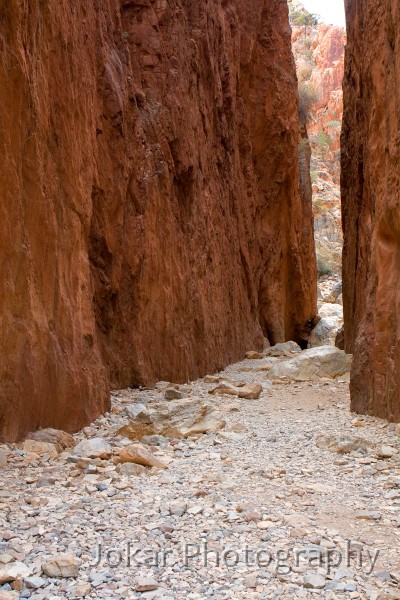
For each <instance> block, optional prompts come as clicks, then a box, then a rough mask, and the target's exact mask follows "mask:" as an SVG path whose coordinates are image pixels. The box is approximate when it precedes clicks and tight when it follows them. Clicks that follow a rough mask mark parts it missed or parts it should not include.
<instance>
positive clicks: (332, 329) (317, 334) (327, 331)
mask: <svg viewBox="0 0 400 600" xmlns="http://www.w3.org/2000/svg"><path fill="white" fill-rule="evenodd" d="M342 324H343V321H342V320H341V319H337V318H336V317H323V318H322V319H321V320H320V322H319V323H318V324H317V326H316V327H315V328H314V329H313V331H312V334H311V336H310V339H309V341H308V347H309V348H315V347H317V346H334V345H335V340H336V335H337V333H338V331H339V329H340V328H341V326H342Z"/></svg>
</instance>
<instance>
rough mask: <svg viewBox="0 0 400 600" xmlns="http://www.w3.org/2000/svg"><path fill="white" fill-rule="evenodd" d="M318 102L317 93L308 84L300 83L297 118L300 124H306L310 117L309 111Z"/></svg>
mask: <svg viewBox="0 0 400 600" xmlns="http://www.w3.org/2000/svg"><path fill="white" fill-rule="evenodd" d="M317 102H318V92H317V91H316V89H315V88H314V86H313V85H311V84H310V83H306V82H304V81H301V82H300V83H299V117H300V121H301V122H302V123H307V122H308V121H309V120H310V117H311V111H312V109H313V107H314V106H315V104H316V103H317Z"/></svg>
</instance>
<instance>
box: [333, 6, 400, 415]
mask: <svg viewBox="0 0 400 600" xmlns="http://www.w3.org/2000/svg"><path fill="white" fill-rule="evenodd" d="M346 11H347V23H348V46H347V51H346V67H345V80H344V105H345V110H344V123H343V133H342V199H343V227H344V236H345V241H344V294H343V300H344V316H345V346H346V350H347V351H349V352H354V354H355V357H354V363H353V371H352V378H351V396H352V408H353V410H355V411H357V412H361V413H369V414H373V415H377V416H380V417H384V418H388V419H390V420H396V421H400V304H399V302H400V120H399V114H400V95H399V93H400V92H399V91H400V5H399V3H398V2H395V1H394V0H384V1H383V2H377V1H376V0H351V1H350V0H347V2H346Z"/></svg>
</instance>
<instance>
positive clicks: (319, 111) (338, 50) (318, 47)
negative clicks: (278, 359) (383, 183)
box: [288, 0, 346, 349]
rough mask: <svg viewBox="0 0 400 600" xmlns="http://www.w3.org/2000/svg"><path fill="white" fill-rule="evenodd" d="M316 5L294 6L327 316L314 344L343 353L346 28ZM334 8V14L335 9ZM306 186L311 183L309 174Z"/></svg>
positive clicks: (294, 2) (292, 2)
mask: <svg viewBox="0 0 400 600" xmlns="http://www.w3.org/2000/svg"><path fill="white" fill-rule="evenodd" d="M316 4H317V3H316V2H313V0H305V1H304V2H299V1H298V0H289V2H288V5H289V18H290V24H291V27H292V49H293V55H294V59H295V62H296V70H297V78H298V85H299V116H300V125H301V134H302V139H301V145H302V146H305V145H307V146H308V144H309V146H310V148H311V163H310V174H311V186H312V206H313V213H314V229H315V249H316V256H317V271H318V312H319V317H321V320H320V321H319V322H318V324H317V326H316V327H315V328H314V330H313V332H312V333H311V336H310V338H309V342H308V346H309V347H314V346H321V345H323V344H336V345H337V346H338V347H340V348H341V349H343V335H342V331H343V329H342V328H343V302H342V281H341V277H342V250H343V233H342V221H341V197H340V133H341V128H342V116H343V90H342V82H343V75H344V52H345V45H346V29H345V27H344V18H343V20H342V17H341V10H339V9H341V8H342V7H341V5H340V3H339V2H338V3H333V4H335V6H336V5H337V6H336V14H335V15H334V18H332V21H335V22H336V24H329V22H325V20H324V19H323V17H321V16H319V15H317V14H314V13H313V12H311V11H312V9H313V8H314V7H315V5H316ZM316 10H318V7H317V8H316ZM331 10H332V14H333V13H334V9H333V8H332V9H331ZM324 16H326V15H324ZM340 23H342V24H343V26H341V25H340ZM302 150H303V148H300V161H301V164H300V167H301V175H302V173H303V170H304V164H302V163H304V160H303V161H302V157H303V155H304V152H302ZM303 158H304V157H303ZM301 184H302V185H305V184H304V177H303V176H302V181H301Z"/></svg>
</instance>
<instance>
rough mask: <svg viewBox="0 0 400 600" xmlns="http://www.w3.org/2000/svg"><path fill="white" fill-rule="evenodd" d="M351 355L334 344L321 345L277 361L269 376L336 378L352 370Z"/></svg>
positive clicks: (300, 379)
mask: <svg viewBox="0 0 400 600" xmlns="http://www.w3.org/2000/svg"><path fill="white" fill-rule="evenodd" d="M351 359H352V357H351V355H349V354H346V353H345V352H343V351H342V350H339V349H338V348H335V347H334V346H319V347H318V348H311V349H310V350H305V351H304V352H302V353H301V354H299V355H298V356H296V357H295V358H291V359H289V360H285V361H282V362H279V363H277V364H276V365H274V366H273V367H272V369H271V370H270V371H269V373H268V377H269V378H271V379H273V378H279V377H288V378H289V379H294V380H296V381H309V380H317V379H320V378H325V377H326V378H329V379H335V378H337V377H342V376H343V375H347V374H348V373H349V372H350V368H351Z"/></svg>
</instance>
